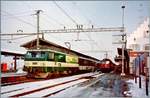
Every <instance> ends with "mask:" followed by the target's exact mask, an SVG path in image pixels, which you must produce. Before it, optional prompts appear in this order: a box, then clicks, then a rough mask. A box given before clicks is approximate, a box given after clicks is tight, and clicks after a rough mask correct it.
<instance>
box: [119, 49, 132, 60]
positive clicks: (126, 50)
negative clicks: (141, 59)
mask: <svg viewBox="0 0 150 98" xmlns="http://www.w3.org/2000/svg"><path fill="white" fill-rule="evenodd" d="M117 50H118V54H119V55H122V48H117ZM124 56H125V58H126V59H127V60H129V50H128V49H124Z"/></svg>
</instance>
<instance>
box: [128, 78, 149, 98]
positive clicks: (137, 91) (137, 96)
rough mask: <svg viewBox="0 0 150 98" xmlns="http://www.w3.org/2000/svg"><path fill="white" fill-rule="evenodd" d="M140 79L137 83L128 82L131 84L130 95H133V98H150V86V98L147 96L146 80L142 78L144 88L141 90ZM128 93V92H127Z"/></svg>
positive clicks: (133, 81)
mask: <svg viewBox="0 0 150 98" xmlns="http://www.w3.org/2000/svg"><path fill="white" fill-rule="evenodd" d="M138 80H139V79H138V78H137V83H135V80H132V79H130V80H128V81H127V82H128V83H129V86H130V91H128V93H131V96H132V98H150V86H149V96H147V95H146V90H145V80H144V77H142V79H141V80H142V81H141V83H142V88H139V81H138ZM125 93H127V92H125Z"/></svg>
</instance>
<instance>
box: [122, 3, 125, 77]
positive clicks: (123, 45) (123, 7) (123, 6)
mask: <svg viewBox="0 0 150 98" xmlns="http://www.w3.org/2000/svg"><path fill="white" fill-rule="evenodd" d="M123 3H124V2H123ZM121 8H122V27H123V28H124V9H125V5H124V4H123V5H122V6H121ZM122 33H123V35H122V42H123V44H122V72H121V75H122V76H124V75H125V73H124V49H125V47H126V46H125V45H126V41H124V40H125V38H124V37H125V36H124V30H123V31H122Z"/></svg>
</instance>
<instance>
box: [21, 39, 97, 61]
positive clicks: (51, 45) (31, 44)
mask: <svg viewBox="0 0 150 98" xmlns="http://www.w3.org/2000/svg"><path fill="white" fill-rule="evenodd" d="M36 42H37V39H34V40H32V41H29V42H27V43H24V44H23V45H21V47H24V48H26V49H36ZM39 47H40V48H41V49H48V48H50V49H52V50H55V49H56V50H57V51H60V52H62V51H63V52H66V53H68V51H69V53H70V52H71V53H74V54H76V55H78V56H80V57H85V58H89V59H92V60H96V61H99V59H96V58H94V57H91V56H88V55H85V54H82V53H79V52H77V51H74V50H70V49H68V48H65V47H63V46H60V45H58V44H55V43H52V42H49V41H47V40H45V39H42V38H39Z"/></svg>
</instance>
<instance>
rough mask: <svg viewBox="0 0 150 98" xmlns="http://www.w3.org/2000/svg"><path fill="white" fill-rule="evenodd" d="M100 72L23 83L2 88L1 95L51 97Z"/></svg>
mask: <svg viewBox="0 0 150 98" xmlns="http://www.w3.org/2000/svg"><path fill="white" fill-rule="evenodd" d="M98 74H99V73H90V74H89V73H88V74H82V75H75V76H70V77H63V78H57V79H51V80H45V81H36V82H30V83H21V84H17V85H10V86H4V87H2V88H1V97H49V96H51V95H53V94H56V93H58V92H61V91H62V90H65V89H67V88H69V87H72V86H75V85H78V84H80V83H83V82H86V81H89V80H91V79H92V78H95V77H97V75H98Z"/></svg>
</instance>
